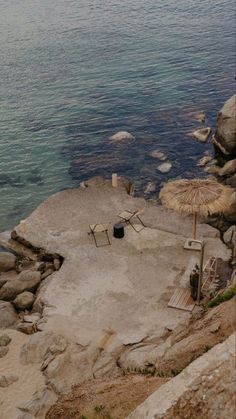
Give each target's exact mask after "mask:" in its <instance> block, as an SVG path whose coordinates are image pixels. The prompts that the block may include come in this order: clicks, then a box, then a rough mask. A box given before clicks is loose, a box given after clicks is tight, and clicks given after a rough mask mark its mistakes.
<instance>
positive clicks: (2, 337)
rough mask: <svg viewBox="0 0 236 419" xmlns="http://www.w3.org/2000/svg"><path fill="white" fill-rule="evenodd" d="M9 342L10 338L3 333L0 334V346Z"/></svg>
mask: <svg viewBox="0 0 236 419" xmlns="http://www.w3.org/2000/svg"><path fill="white" fill-rule="evenodd" d="M10 342H11V338H10V337H9V336H8V335H7V334H6V333H4V334H3V335H0V347H1V346H7V345H9V343H10Z"/></svg>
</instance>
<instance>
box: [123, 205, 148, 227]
mask: <svg viewBox="0 0 236 419" xmlns="http://www.w3.org/2000/svg"><path fill="white" fill-rule="evenodd" d="M143 211H144V209H143V208H142V209H139V210H137V211H133V212H132V211H129V210H125V211H123V212H121V213H120V214H119V215H118V217H120V218H122V220H123V221H124V222H125V223H128V224H130V225H131V226H132V227H133V229H134V230H135V231H136V233H139V232H140V231H141V230H143V229H144V227H146V226H145V224H144V223H143V221H142V220H141V218H140V216H139V214H141V213H142V212H143ZM134 217H137V218H138V220H139V222H140V223H141V225H142V228H141V229H140V230H136V228H135V227H134V224H132V222H131V220H132V219H133V218H134Z"/></svg>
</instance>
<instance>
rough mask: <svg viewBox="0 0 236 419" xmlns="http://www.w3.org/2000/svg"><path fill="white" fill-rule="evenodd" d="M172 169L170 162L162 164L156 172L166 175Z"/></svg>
mask: <svg viewBox="0 0 236 419" xmlns="http://www.w3.org/2000/svg"><path fill="white" fill-rule="evenodd" d="M171 168H172V164H171V163H170V162H166V163H162V164H160V165H159V166H158V167H157V170H159V172H162V173H168V172H169V171H170V170H171Z"/></svg>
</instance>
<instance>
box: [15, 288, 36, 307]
mask: <svg viewBox="0 0 236 419" xmlns="http://www.w3.org/2000/svg"><path fill="white" fill-rule="evenodd" d="M34 298H35V297H34V294H33V293H32V292H29V291H24V292H22V293H21V294H19V295H17V297H16V298H15V300H14V301H13V304H14V306H15V307H16V308H17V309H19V310H26V309H29V308H30V307H32V305H33V303H34Z"/></svg>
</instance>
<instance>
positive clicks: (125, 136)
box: [110, 131, 135, 142]
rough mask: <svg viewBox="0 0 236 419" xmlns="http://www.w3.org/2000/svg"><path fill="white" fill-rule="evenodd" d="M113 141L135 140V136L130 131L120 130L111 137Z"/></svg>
mask: <svg viewBox="0 0 236 419" xmlns="http://www.w3.org/2000/svg"><path fill="white" fill-rule="evenodd" d="M110 140H111V141H112V142H119V141H133V140H135V137H134V136H133V135H132V134H130V132H128V131H119V132H117V133H116V134H114V135H112V136H111V137H110Z"/></svg>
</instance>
